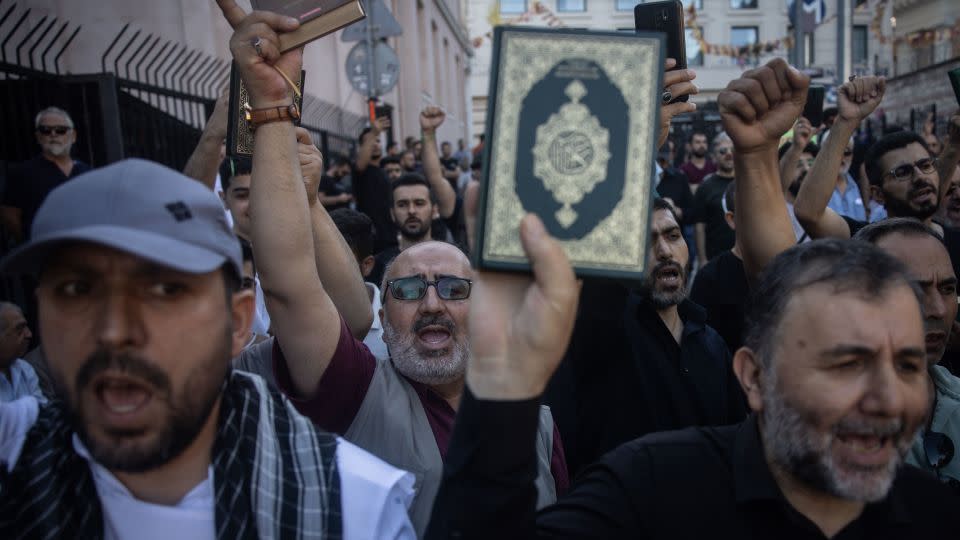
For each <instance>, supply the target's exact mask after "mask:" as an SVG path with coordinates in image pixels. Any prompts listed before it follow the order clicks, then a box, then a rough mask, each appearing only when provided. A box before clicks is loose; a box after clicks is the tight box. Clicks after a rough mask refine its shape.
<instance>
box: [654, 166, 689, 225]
mask: <svg viewBox="0 0 960 540" xmlns="http://www.w3.org/2000/svg"><path fill="white" fill-rule="evenodd" d="M657 194H658V195H660V196H661V197H669V198H670V200H672V201H673V203H674V204H676V205H677V206H678V207H679V208H680V210H681V211H682V212H683V219H682V221H683V224H684V225H686V224H689V223H691V221H690V208H691V207H692V206H693V193H691V192H690V183H689V182H688V181H687V175H685V174H683V171H681V170H680V169H674V168H673V167H669V168H667V169H664V171H663V176H662V177H661V178H660V183H659V184H657Z"/></svg>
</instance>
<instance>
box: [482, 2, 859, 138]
mask: <svg viewBox="0 0 960 540" xmlns="http://www.w3.org/2000/svg"><path fill="white" fill-rule="evenodd" d="M682 1H683V4H684V6H686V7H690V5H691V4H693V7H694V8H695V10H696V26H697V28H698V30H699V32H700V35H701V36H702V38H703V40H704V42H705V43H706V44H709V45H713V46H726V45H729V46H744V45H751V44H754V43H758V42H759V43H768V42H774V41H777V40H783V39H785V38H787V37H788V35H789V33H790V30H789V29H788V25H789V17H788V14H787V3H786V2H785V1H784V0H682ZM852 1H854V0H847V7H848V9H851V10H852V7H851V2H852ZM638 3H639V2H638V1H637V0H542V1H540V2H536V1H534V0H501V1H500V3H499V8H500V9H499V12H497V9H496V5H497V3H496V2H495V1H494V0H471V1H470V14H469V21H470V35H471V37H473V38H474V40H475V45H476V44H477V43H480V42H481V41H482V45H479V46H477V49H476V56H475V57H474V60H473V64H472V73H473V75H474V77H473V78H472V81H471V96H472V106H473V132H474V133H482V132H483V126H484V121H485V116H486V115H485V113H486V100H487V93H488V86H489V70H490V67H489V66H490V54H491V41H490V39H488V38H486V37H485V36H486V34H487V33H488V32H489V31H490V29H491V22H492V21H495V20H496V19H498V18H499V20H500V21H501V22H509V23H511V24H523V25H529V26H543V27H546V26H550V25H551V24H552V25H557V24H561V25H563V26H566V27H571V28H588V29H595V30H624V31H633V29H634V16H633V8H634V6H636V5H637V4H638ZM825 3H826V15H825V17H824V18H823V23H822V24H821V25H820V26H819V27H818V28H817V29H816V31H815V32H814V33H813V35H812V37H808V38H807V40H806V42H807V44H808V53H807V59H808V62H807V64H808V65H809V66H810V67H811V68H814V70H815V71H817V72H819V73H822V77H819V79H821V80H822V81H825V82H833V81H834V80H835V78H836V77H837V75H838V74H837V62H836V54H837V46H836V43H837V19H836V8H837V0H825ZM538 8H539V9H538ZM538 11H539V12H538ZM524 14H526V15H524ZM871 18H872V14H871V13H869V12H867V11H866V10H865V9H860V10H857V11H856V12H854V13H853V14H852V16H851V17H849V18H848V23H849V24H850V28H849V29H848V36H849V38H848V42H849V44H848V46H847V47H845V50H847V51H849V52H850V53H851V54H850V56H851V59H849V60H847V65H848V66H850V69H848V70H847V71H848V72H861V73H865V72H866V70H868V69H870V70H872V69H873V66H874V64H875V63H874V62H873V55H874V53H875V51H876V49H877V47H878V45H877V43H876V39H875V38H874V37H873V36H872V35H870V33H869V32H868V29H867V25H869V23H870V21H871ZM520 19H525V20H522V21H521V20H520ZM695 36H696V33H695V31H694V30H693V29H691V28H688V29H687V30H686V36H685V39H686V42H687V62H688V65H689V66H690V67H692V68H693V69H695V70H696V71H697V80H696V83H697V85H698V86H699V87H700V94H699V95H697V96H695V97H694V98H693V101H695V102H697V103H704V102H707V101H712V100H715V99H716V96H717V94H718V93H719V92H720V91H721V90H722V89H723V88H725V87H726V85H727V83H729V82H730V81H731V80H733V79H735V78H737V77H739V76H740V75H741V74H742V73H743V71H744V70H745V69H749V68H750V67H752V65H753V64H754V63H756V62H764V61H766V60H768V59H769V58H772V57H773V56H784V57H788V55H789V54H790V52H789V51H788V50H787V49H786V48H785V47H783V46H781V47H779V48H777V49H775V50H774V51H772V52H771V53H766V54H762V55H761V56H760V57H758V58H749V59H746V61H743V60H740V59H737V58H732V57H730V56H724V55H718V54H704V52H705V51H704V50H702V48H701V47H700V42H699V41H698V40H697V39H696V38H695ZM481 38H482V39H481Z"/></svg>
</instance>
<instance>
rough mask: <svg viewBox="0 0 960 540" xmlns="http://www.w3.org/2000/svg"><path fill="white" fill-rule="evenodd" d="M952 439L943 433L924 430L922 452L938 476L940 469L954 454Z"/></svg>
mask: <svg viewBox="0 0 960 540" xmlns="http://www.w3.org/2000/svg"><path fill="white" fill-rule="evenodd" d="M954 450H955V449H954V446H953V441H952V440H951V439H950V437H947V436H946V435H944V434H943V433H939V432H937V431H929V430H928V431H926V432H924V434H923V453H924V454H925V455H926V458H927V465H929V466H930V467H931V468H933V470H934V471H935V472H936V473H937V478H939V477H940V469H942V468H943V467H945V466H946V465H947V463H950V460H952V459H953V454H954Z"/></svg>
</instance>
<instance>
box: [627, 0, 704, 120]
mask: <svg viewBox="0 0 960 540" xmlns="http://www.w3.org/2000/svg"><path fill="white" fill-rule="evenodd" d="M633 20H634V27H635V28H636V30H637V32H663V33H664V34H666V36H667V58H673V59H675V60H676V61H677V65H676V66H674V67H673V69H687V43H686V39H684V30H683V4H682V3H681V2H680V0H670V1H668V2H650V3H648V4H639V5H637V7H635V8H633ZM671 71H672V70H671ZM689 98H690V96H681V97H679V98H676V99H674V100H673V101H671V103H675V102H677V101H687V100H688V99H689Z"/></svg>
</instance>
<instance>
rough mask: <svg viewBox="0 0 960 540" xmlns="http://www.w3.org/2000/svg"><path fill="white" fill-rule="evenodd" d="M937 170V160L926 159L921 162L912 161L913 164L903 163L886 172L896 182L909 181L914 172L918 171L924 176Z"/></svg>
mask: <svg viewBox="0 0 960 540" xmlns="http://www.w3.org/2000/svg"><path fill="white" fill-rule="evenodd" d="M936 168H937V158H933V157H928V158H923V159H921V160H917V161H914V162H913V163H904V164H903V165H897V166H896V167H894V168H892V169H890V170H889V171H887V174H888V175H890V176H892V177H894V178H895V179H897V180H910V179H912V178H913V176H914V174H915V173H914V171H915V170H919V171H920V172H922V173H924V174H929V173H932V172H933V171H935V170H936Z"/></svg>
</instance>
